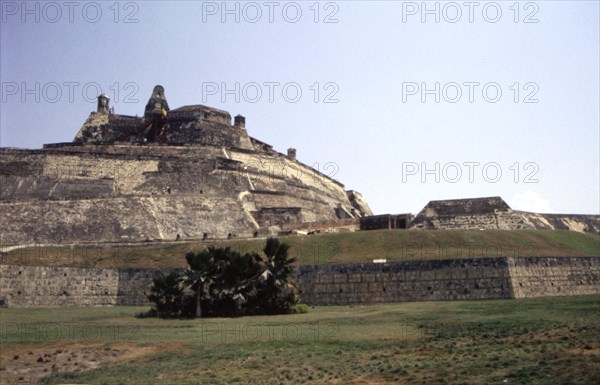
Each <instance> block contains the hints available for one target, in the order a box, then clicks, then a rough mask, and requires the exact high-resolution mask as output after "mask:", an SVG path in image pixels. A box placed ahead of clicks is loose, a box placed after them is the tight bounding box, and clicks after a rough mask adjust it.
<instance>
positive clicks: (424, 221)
mask: <svg viewBox="0 0 600 385" xmlns="http://www.w3.org/2000/svg"><path fill="white" fill-rule="evenodd" d="M411 228H418V229H419V228H424V229H461V230H477V229H497V228H498V222H497V219H496V215H495V214H493V213H482V214H473V215H439V216H437V215H433V216H431V217H417V218H415V220H414V221H413V222H412V224H411Z"/></svg>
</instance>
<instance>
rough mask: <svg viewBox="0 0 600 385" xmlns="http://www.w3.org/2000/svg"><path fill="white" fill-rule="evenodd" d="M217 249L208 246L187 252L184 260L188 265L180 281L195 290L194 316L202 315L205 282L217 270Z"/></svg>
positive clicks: (208, 280) (210, 278) (212, 276)
mask: <svg viewBox="0 0 600 385" xmlns="http://www.w3.org/2000/svg"><path fill="white" fill-rule="evenodd" d="M216 252H217V249H215V248H214V247H213V246H210V247H209V248H208V250H202V251H200V252H198V253H194V252H189V253H187V254H186V255H185V260H186V261H187V263H188V265H189V266H190V267H189V268H188V269H187V270H186V271H185V273H184V274H183V277H182V281H183V282H184V283H185V284H186V285H188V286H189V287H191V288H192V290H194V291H195V292H196V318H200V317H202V299H203V297H204V291H205V286H206V284H207V282H208V283H209V284H210V282H211V281H212V280H213V279H214V277H215V276H216V275H217V272H218V266H217V264H216V261H215V254H216Z"/></svg>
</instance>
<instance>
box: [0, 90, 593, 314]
mask: <svg viewBox="0 0 600 385" xmlns="http://www.w3.org/2000/svg"><path fill="white" fill-rule="evenodd" d="M245 123H246V122H245V118H244V117H243V116H240V115H238V116H236V117H235V118H234V120H233V124H231V116H230V114H229V113H228V112H225V111H222V110H218V109H214V108H210V107H206V106H202V105H193V106H185V107H180V108H177V109H174V110H171V109H170V108H169V105H168V103H167V100H166V97H165V93H164V89H163V87H161V86H156V87H155V88H154V90H153V93H152V96H151V97H150V99H149V101H148V104H147V105H146V108H145V111H144V115H143V117H137V116H126V115H117V114H115V113H114V111H113V110H112V109H111V108H110V106H109V99H108V98H107V97H106V96H105V95H100V96H99V97H98V106H97V111H96V112H92V113H91V114H90V116H89V117H88V119H87V120H86V121H85V123H84V124H83V126H82V127H81V129H80V130H79V132H78V133H77V135H76V137H75V139H74V141H73V142H70V143H57V144H47V145H44V147H43V148H42V149H38V150H27V149H15V148H0V180H1V182H2V183H1V184H0V229H1V233H0V242H1V243H2V244H4V245H31V244H84V243H115V242H124V243H130V242H141V241H175V240H180V239H181V240H185V239H188V240H198V239H224V238H232V237H256V236H265V235H276V234H289V233H293V232H298V233H307V232H310V231H317V232H318V231H357V230H370V229H409V230H413V231H419V230H435V229H477V230H479V229H501V230H519V229H543V230H573V231H580V232H587V233H593V234H600V216H598V215H562V214H536V213H529V212H523V211H516V210H512V209H511V208H510V207H509V206H508V205H507V204H506V202H504V201H503V200H502V199H501V198H500V197H490V198H475V199H458V200H444V201H431V202H429V203H428V204H427V205H426V206H425V207H424V208H423V210H421V212H420V213H419V214H418V215H416V216H415V217H414V218H413V216H412V215H411V214H396V215H390V214H385V215H373V213H372V212H371V210H370V208H369V206H368V204H367V202H366V200H365V199H364V198H363V196H362V195H361V194H360V193H358V192H356V191H352V190H345V188H344V185H343V184H341V183H340V182H338V181H336V180H334V179H332V178H330V177H329V176H327V175H325V174H323V173H321V172H319V171H318V170H315V169H313V168H311V167H309V166H307V165H305V164H303V163H301V162H299V161H298V160H297V159H296V150H295V149H293V148H290V149H288V151H287V154H282V153H279V152H277V151H275V150H274V149H273V148H272V146H270V145H268V144H267V143H264V142H262V141H260V140H258V139H255V138H253V137H251V136H249V135H248V133H247V131H246V126H245ZM157 274H159V271H158V270H151V269H121V270H113V269H79V268H67V267H37V266H12V265H0V305H3V306H73V305H79V306H82V305H83V306H86V305H92V306H98V305H144V304H147V303H148V302H147V299H146V294H147V293H148V290H149V286H150V283H151V280H152V278H153V277H156V276H157ZM295 274H296V278H297V280H298V282H299V284H300V293H299V294H300V297H301V299H302V300H303V301H304V302H305V303H310V304H315V305H333V304H336V305H343V304H353V303H377V302H394V301H410V300H456V299H485V298H487V299H491V298H521V297H528V296H545V295H577V294H597V293H600V258H598V257H578V258H544V257H537V258H517V257H515V258H507V257H498V258H474V259H465V260H454V261H452V260H447V261H443V260H442V261H439V260H438V261H413V262H411V261H406V262H394V263H380V264H375V263H373V264H371V263H369V264H356V265H322V266H300V267H298V268H297V269H296V272H295Z"/></svg>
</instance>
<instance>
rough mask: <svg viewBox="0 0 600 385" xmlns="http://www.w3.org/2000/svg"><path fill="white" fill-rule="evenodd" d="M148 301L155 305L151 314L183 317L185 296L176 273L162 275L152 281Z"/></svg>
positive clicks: (165, 316)
mask: <svg viewBox="0 0 600 385" xmlns="http://www.w3.org/2000/svg"><path fill="white" fill-rule="evenodd" d="M148 299H149V300H150V301H152V302H153V303H154V309H152V310H151V311H150V313H156V315H158V316H159V317H164V318H172V317H179V316H181V315H183V313H184V311H185V295H184V292H183V287H182V286H181V282H180V279H179V275H178V274H177V273H175V272H172V273H170V274H167V275H164V274H161V275H160V276H158V277H157V278H154V279H153V280H152V289H151V293H150V295H148Z"/></svg>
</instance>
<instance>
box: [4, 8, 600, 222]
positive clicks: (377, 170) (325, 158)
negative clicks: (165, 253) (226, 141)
mask: <svg viewBox="0 0 600 385" xmlns="http://www.w3.org/2000/svg"><path fill="white" fill-rule="evenodd" d="M21 4H22V3H21V2H20V1H19V2H2V9H1V11H2V19H1V20H0V22H1V24H0V25H1V41H0V43H1V63H0V64H1V68H0V76H1V81H2V103H1V111H0V112H1V132H0V140H1V145H2V146H3V147H7V146H10V147H26V148H39V147H41V146H42V144H44V143H53V142H64V141H71V140H72V139H73V137H74V136H75V134H76V132H77V130H78V129H79V127H80V126H81V124H82V123H83V122H84V120H85V119H86V117H87V115H88V114H89V112H90V111H92V110H94V109H95V102H89V101H86V97H84V96H83V95H82V90H83V89H84V86H85V88H86V89H87V91H88V96H89V98H90V99H91V98H94V97H95V96H96V95H95V93H96V89H95V87H94V86H93V85H94V84H98V85H99V86H100V87H101V88H102V90H103V91H104V92H105V93H107V94H108V96H109V97H110V98H111V99H112V100H111V105H114V106H115V109H116V112H117V113H122V114H132V115H134V114H141V113H142V112H143V109H144V106H145V103H146V101H147V99H148V97H149V96H150V93H151V90H152V87H153V86H154V85H155V84H162V85H163V86H164V87H165V90H166V91H165V93H166V96H167V100H168V101H169V104H170V106H171V108H176V107H179V106H182V105H189V104H206V105H209V106H212V107H216V108H221V109H225V110H227V111H229V112H230V113H231V114H232V116H233V115H237V114H238V113H239V114H242V115H244V116H246V127H247V129H248V132H249V134H250V135H252V136H254V137H256V138H258V139H260V140H263V141H266V142H268V143H270V144H272V145H273V146H274V147H275V149H276V150H278V151H280V152H285V151H286V149H287V148H288V147H290V146H294V147H296V148H297V150H298V159H299V160H300V161H302V162H304V163H306V164H308V165H315V163H318V164H319V165H320V168H321V169H323V166H324V164H326V163H328V162H334V163H335V164H337V166H338V170H337V173H336V174H335V175H334V177H335V178H336V179H339V180H340V181H341V182H342V183H344V184H345V185H346V188H347V189H355V190H358V191H361V192H362V193H363V195H364V196H365V198H366V199H367V201H368V202H369V204H370V205H371V207H372V209H373V211H374V212H376V213H400V212H413V213H416V212H418V211H419V210H420V209H421V208H422V207H423V206H424V205H425V204H426V203H427V202H428V201H429V200H434V199H452V198H467V197H480V196H493V195H499V196H502V197H503V198H504V199H505V200H506V201H507V202H508V204H509V205H511V206H512V207H513V208H516V209H522V210H529V211H536V210H537V211H544V212H556V213H592V214H597V213H598V212H600V203H599V201H600V186H599V175H600V133H599V130H600V128H599V127H600V116H599V115H600V113H599V105H600V100H599V88H600V87H599V84H600V79H599V57H600V52H599V35H600V31H599V25H598V20H599V6H598V4H599V3H598V2H597V1H536V2H519V3H517V7H515V5H514V4H515V2H514V1H508V2H504V1H499V2H496V3H491V2H477V4H478V6H477V7H475V8H474V11H473V22H472V23H471V22H469V15H468V13H469V8H467V7H466V6H464V5H463V4H464V3H463V2H456V3H449V2H431V1H430V2H428V3H427V4H428V7H429V9H434V7H435V6H436V4H438V7H439V9H440V22H439V23H436V22H435V20H434V17H435V15H433V14H431V15H427V14H426V15H425V16H426V20H425V23H423V22H422V20H421V16H422V15H421V12H420V11H421V10H422V7H421V4H422V2H391V1H351V2H346V1H343V2H342V1H337V2H320V3H317V7H318V8H319V15H318V21H319V22H318V23H315V20H314V18H315V16H316V15H315V9H316V8H317V7H315V5H314V4H315V2H314V1H309V2H296V3H290V2H274V4H275V6H274V8H272V9H274V13H273V22H272V23H270V22H269V6H268V5H265V4H266V3H265V2H262V1H259V2H256V3H253V4H252V5H250V6H248V5H247V4H248V2H228V3H227V4H228V7H230V9H234V7H236V4H237V6H238V7H239V13H238V15H239V17H240V20H239V22H238V23H236V22H235V20H234V17H235V15H234V14H229V15H227V14H225V15H224V16H225V17H226V20H225V22H222V20H221V12H220V11H222V7H221V5H222V2H221V1H219V2H193V1H187V2H176V1H169V2H166V1H151V2H148V1H140V2H120V3H118V8H119V13H118V15H117V14H116V13H115V11H116V8H115V6H114V4H115V2H114V1H109V2H96V3H86V2H75V4H76V5H75V6H73V9H72V10H71V11H72V22H70V20H69V9H68V8H66V7H65V6H64V5H62V4H63V2H56V3H52V4H58V6H59V8H60V12H61V14H58V13H57V10H58V9H57V8H56V7H55V6H54V5H50V6H48V5H47V3H45V2H35V1H34V2H28V3H27V4H28V5H27V7H28V8H27V9H28V10H32V12H30V13H27V10H24V9H23V8H22V5H21ZM36 4H37V5H36ZM449 4H450V5H449ZM454 4H458V6H459V9H460V10H461V12H462V17H461V18H460V19H459V20H458V21H457V22H456V23H451V22H449V21H448V20H450V19H453V18H455V17H456V7H454ZM496 4H497V5H498V6H496ZM254 5H258V8H259V9H260V10H261V11H262V17H261V18H260V20H258V22H256V23H252V22H250V21H251V19H253V18H255V16H256V13H255V11H256V9H257V7H255V6H254ZM36 7H37V8H36ZM415 7H418V8H419V9H418V10H416V14H415V15H410V14H409V13H414V12H411V11H415ZM511 7H512V8H511ZM284 8H285V9H286V12H287V14H283V9H284ZM297 8H299V9H300V10H301V11H302V15H301V16H300V17H299V21H298V22H296V23H292V22H291V21H293V18H294V17H295V11H296V9H297ZM484 8H485V9H486V12H487V14H486V15H485V16H486V17H487V18H488V20H490V21H487V20H486V19H485V17H484V14H483V13H482V12H483V9H484ZM496 8H499V9H500V10H501V12H502V14H501V16H500V17H499V20H498V21H497V22H495V23H492V22H491V21H492V19H493V18H494V17H495V11H496ZM517 8H518V9H519V15H518V19H519V22H518V23H515V20H514V17H515V10H516V9H517ZM98 9H99V10H101V12H102V14H101V15H100V16H98V17H97V16H96V11H97V10H98ZM84 10H85V11H84ZM244 10H245V12H244ZM23 11H25V12H23ZM212 11H216V14H214V15H213V14H212V13H213V12H212ZM328 15H329V19H335V20H337V23H324V22H323V21H324V19H325V18H326V17H327V16H328ZM36 16H37V17H39V20H38V21H36V20H35V18H36ZM128 16H129V17H128ZM403 16H404V17H405V19H406V22H403ZM527 16H529V18H530V19H532V20H537V21H538V22H537V23H524V22H523V20H524V19H525V18H526V17H527ZM22 17H25V22H23V20H22ZM115 18H116V20H117V21H118V22H115ZM286 18H287V20H286ZM94 19H98V21H97V22H95V23H92V22H91V21H94ZM125 19H127V20H128V21H137V22H133V23H124V21H125ZM203 19H205V20H203ZM51 21H56V22H54V23H53V22H51ZM236 82H239V83H240V92H239V96H240V100H239V102H236V101H235V100H234V95H223V96H225V97H226V101H225V102H224V103H223V102H222V101H221V96H222V95H221V93H220V92H219V93H217V94H216V95H210V94H207V92H206V91H207V88H206V87H207V84H209V83H210V84H214V83H216V84H217V85H219V87H220V86H221V84H222V83H225V85H226V87H228V88H234V85H235V83H236ZM269 82H278V83H280V84H281V86H279V87H277V88H275V94H274V100H273V102H272V103H270V102H269V98H268V90H269V88H268V86H265V83H269ZM292 82H293V83H294V84H297V86H295V87H300V89H301V90H302V95H301V97H300V98H299V100H298V101H297V102H296V103H292V102H290V101H288V100H286V99H285V98H284V97H283V95H282V91H281V90H282V86H283V85H285V84H288V83H290V84H291V83H292ZM436 82H437V83H440V102H439V103H436V102H435V101H434V95H424V96H426V97H427V99H426V100H425V103H423V102H422V101H421V93H420V92H417V93H416V94H415V95H408V94H405V95H404V96H405V102H403V84H404V86H405V89H407V90H408V89H409V88H406V87H409V85H408V84H417V85H418V86H419V88H421V84H422V83H425V85H426V87H428V88H434V85H435V83H436ZM468 82H476V83H479V86H478V87H476V88H475V93H474V99H473V102H472V103H470V102H469V97H468V94H467V92H468V87H467V86H465V85H464V83H468ZM36 83H39V87H38V89H37V91H36ZM254 83H256V84H259V85H260V86H261V90H262V92H263V94H262V97H261V98H260V99H259V100H258V101H257V102H253V98H255V94H254V91H255V88H252V84H254ZM315 83H318V84H319V87H318V88H320V92H319V95H318V102H317V103H315V102H314V100H313V98H314V96H315V95H314V89H315V87H314V86H313V85H314V84H315ZM327 83H332V84H330V85H329V86H328V88H325V84H327ZM453 83H456V84H458V85H460V87H461V90H462V97H461V98H460V99H459V100H458V102H456V103H451V102H449V101H446V100H445V99H444V96H446V99H452V98H454V97H455V96H456V94H455V91H456V87H454V86H452V84H453ZM515 83H519V87H518V88H519V91H520V92H519V95H518V99H519V102H518V103H515V101H514V97H515V87H514V84H515ZM527 83H531V84H529V85H528V86H527V88H525V84H527ZM57 84H58V86H59V88H58V89H60V91H61V92H62V95H60V96H57V95H56V93H55V92H56V90H57V87H56V85H57ZM69 84H72V86H71V87H72V90H73V91H74V94H73V97H72V100H69ZM448 84H450V86H448ZM486 84H491V85H492V86H493V87H500V89H501V91H502V95H501V97H500V98H499V100H498V101H497V102H495V103H492V102H488V101H486V100H485V99H484V98H483V96H482V91H481V90H482V87H483V86H484V85H486ZM23 85H25V87H26V88H28V89H31V90H34V91H33V92H32V93H30V94H27V93H24V92H23ZM203 85H204V87H203ZM115 86H116V87H115ZM244 86H246V88H245V90H246V91H247V93H246V94H243V90H242V88H243V87H244ZM444 86H446V87H444ZM15 87H16V88H15ZM311 87H312V88H311ZM493 87H491V88H488V93H487V97H489V98H493V97H494V96H495V94H494V92H493V91H494V88H493ZM116 89H118V90H119V94H118V99H119V100H118V101H117V100H116V99H117V95H116V94H115V90H116ZM203 89H204V91H205V92H203ZM490 89H491V91H490ZM443 90H446V94H443ZM288 91H289V93H288V96H289V97H290V98H293V97H294V96H295V95H294V92H293V91H294V88H293V87H291V88H288ZM330 92H335V95H334V96H333V98H334V99H337V102H336V103H324V102H323V99H324V98H325V97H326V96H327V95H328V94H330ZM531 92H534V93H535V94H534V95H532V98H533V99H537V100H538V102H537V103H524V102H523V99H525V98H526V97H527V95H529V94H530V93H531ZM129 94H132V96H133V97H132V98H133V99H138V100H139V102H137V103H131V102H129V103H126V102H125V100H124V99H125V98H126V96H127V95H129ZM36 97H39V99H40V100H39V102H36V100H35V98H36ZM22 98H25V101H24V102H23V100H22ZM203 99H204V100H205V102H203ZM467 162H477V163H479V166H476V167H475V168H474V171H475V173H474V174H473V182H470V181H469V176H468V171H469V168H468V167H467V166H466V165H465V163H467ZM436 163H439V177H440V180H439V182H438V183H436V182H435V180H434V178H435V175H433V174H430V175H422V173H421V170H422V166H423V165H424V166H425V167H427V168H429V169H434V167H435V164H436ZM515 163H517V164H518V168H519V169H520V173H519V175H518V176H516V175H515V171H516V167H515V166H514V165H515ZM527 163H533V164H534V165H528V166H527V168H526V166H525V165H526V164H527ZM457 164H458V165H460V167H461V170H462V173H463V174H462V177H461V178H460V179H458V181H457V182H456V183H451V180H452V179H455V178H456V167H455V166H456V165H457ZM486 164H487V165H488V169H487V170H488V174H486V175H482V168H483V166H484V165H486ZM415 165H417V166H418V168H419V169H418V170H415V169H414V166H415ZM444 166H446V167H445V168H444ZM497 168H499V169H500V170H501V172H502V177H501V178H500V180H499V181H498V182H496V183H492V182H491V180H493V179H494V177H495V169H497ZM330 170H332V169H327V170H324V171H325V172H326V173H328V172H330ZM403 171H404V172H403ZM408 171H413V172H415V174H414V175H408ZM444 171H446V173H445V174H444ZM531 172H534V173H535V175H533V177H532V179H537V182H536V183H524V179H525V178H526V176H527V175H528V174H530V173H531ZM422 176H423V177H426V180H425V182H423V181H422V180H421V177H422ZM515 176H516V177H517V182H515ZM486 178H487V179H488V180H486Z"/></svg>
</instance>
